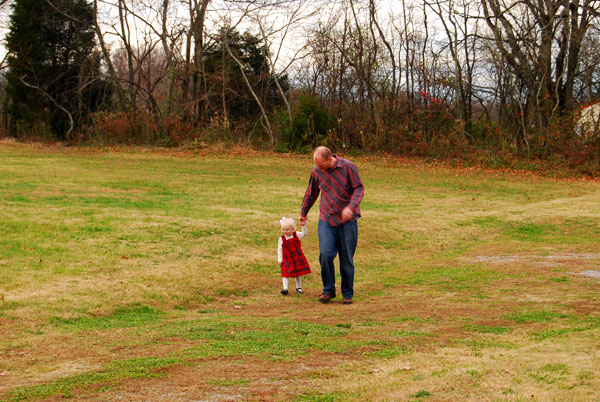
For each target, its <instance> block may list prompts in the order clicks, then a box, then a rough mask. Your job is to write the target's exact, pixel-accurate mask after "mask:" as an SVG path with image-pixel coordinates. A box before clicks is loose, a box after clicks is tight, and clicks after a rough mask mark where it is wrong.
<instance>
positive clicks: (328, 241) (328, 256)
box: [318, 220, 337, 297]
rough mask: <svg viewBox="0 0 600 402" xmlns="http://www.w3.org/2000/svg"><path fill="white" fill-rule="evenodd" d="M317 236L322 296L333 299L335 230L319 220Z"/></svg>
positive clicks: (335, 250)
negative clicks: (328, 296) (329, 296)
mask: <svg viewBox="0 0 600 402" xmlns="http://www.w3.org/2000/svg"><path fill="white" fill-rule="evenodd" d="M318 235H319V252H320V254H319V263H320V264H321V279H322V280H323V294H324V295H331V296H332V297H333V296H335V266H334V265H333V259H334V258H335V256H336V255H337V249H336V235H335V228H334V227H332V226H330V225H329V224H328V223H326V222H323V221H322V220H319V226H318Z"/></svg>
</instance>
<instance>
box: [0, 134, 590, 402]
mask: <svg viewBox="0 0 600 402" xmlns="http://www.w3.org/2000/svg"><path fill="white" fill-rule="evenodd" d="M185 156H186V157H180V156H177V155H175V154H174V153H169V152H166V151H165V152H157V153H155V152H153V151H152V150H143V149H132V150H122V151H119V152H113V151H110V150H105V149H81V150H77V149H73V148H50V147H48V148H45V147H41V146H40V147H38V146H29V145H19V144H9V145H7V144H6V143H2V142H0V202H1V203H2V208H0V221H1V222H2V231H1V232H0V325H2V329H3V334H4V335H5V336H3V338H2V339H0V354H2V356H3V359H2V360H0V374H1V376H0V378H1V379H2V387H4V388H0V400H2V401H4V400H6V401H21V400H43V399H52V400H54V399H58V398H61V397H65V398H72V399H74V400H77V398H79V397H80V396H81V397H83V396H82V395H84V396H85V397H86V398H89V399H90V400H92V399H107V400H108V399H116V398H117V397H118V395H119V394H122V393H125V394H127V392H131V390H135V389H136V388H135V387H136V386H137V385H136V384H138V383H137V382H136V381H141V382H142V383H143V384H145V385H147V386H148V389H152V388H153V386H156V388H157V389H160V386H161V385H163V384H165V383H170V384H181V389H178V388H177V387H176V386H173V387H172V388H170V390H171V391H172V392H173V393H174V394H175V395H174V398H175V399H176V398H177V397H179V396H183V395H185V389H186V387H189V386H193V387H194V389H197V390H198V393H199V396H198V399H210V398H211V395H216V394H218V393H219V392H224V391H223V390H226V392H227V393H228V395H229V393H231V395H239V398H240V399H243V400H269V401H288V400H292V401H362V400H373V401H378V402H380V401H389V400H414V399H419V400H422V399H427V398H428V397H431V399H432V400H433V399H435V398H441V399H447V400H463V399H464V400H469V399H470V400H477V399H478V398H477V396H478V395H479V396H481V395H485V396H486V397H489V398H490V399H497V400H505V399H506V398H512V399H511V400H525V399H527V400H529V398H530V395H531V394H536V395H541V398H543V397H544V396H547V395H551V396H552V398H555V399H560V400H562V399H572V400H589V399H590V398H589V395H592V394H593V393H594V392H595V390H597V389H598V388H599V387H600V376H597V375H596V374H595V372H596V362H595V361H594V359H593V356H594V353H595V352H596V346H597V345H595V344H594V342H593V340H594V339H597V337H598V336H599V335H600V333H599V332H598V331H600V315H599V314H598V311H600V310H599V307H600V306H599V305H598V302H597V300H598V298H597V294H598V282H597V281H596V280H594V279H592V278H584V277H582V276H580V275H576V273H577V272H580V271H582V270H585V269H595V268H597V266H598V263H599V262H600V256H598V255H599V254H600V250H599V249H598V246H597V238H598V235H599V234H600V227H599V226H598V225H597V222H598V219H600V217H599V216H598V212H597V211H599V210H600V184H599V183H594V182H584V181H580V182H578V181H570V182H568V181H554V180H546V179H542V178H536V177H530V176H525V177H522V176H518V175H513V174H510V173H500V172H498V173H493V172H492V173H490V172H478V171H476V170H473V171H460V170H452V169H439V168H435V167H428V166H423V165H422V164H421V163H412V162H410V161H401V160H397V161H396V160H393V158H392V159H389V160H387V161H382V160H376V159H370V158H356V160H355V161H356V163H357V165H358V167H359V170H360V173H361V177H362V179H363V182H364V183H365V189H366V191H365V198H364V200H363V202H362V204H361V208H362V210H363V218H362V219H361V220H360V221H359V233H360V234H359V245H358V249H357V253H356V255H355V262H356V267H357V268H356V281H355V293H356V296H355V303H354V305H352V306H342V304H341V302H340V297H338V298H336V299H334V301H333V302H331V303H329V304H327V305H321V304H319V303H318V302H317V301H316V299H317V297H318V294H319V293H320V290H321V289H320V286H321V285H320V276H319V264H318V255H319V249H318V238H317V222H318V208H317V206H316V205H315V207H313V209H312V210H311V212H310V214H309V226H308V230H309V236H308V237H307V238H306V239H305V240H303V242H302V246H303V249H304V251H305V254H306V255H307V258H308V259H309V262H310V264H311V266H312V268H313V274H312V275H309V276H308V277H306V278H304V282H303V288H304V290H305V294H304V295H302V296H298V295H296V294H295V293H294V292H292V293H294V294H293V295H291V296H288V297H282V296H281V295H280V294H279V289H280V287H281V277H280V274H279V272H278V266H277V263H276V245H277V238H278V236H279V234H280V231H279V227H278V221H279V219H280V218H281V216H283V215H285V216H293V217H296V215H297V214H298V209H299V206H300V202H301V200H302V196H303V194H304V190H305V189H306V187H305V186H306V184H307V181H308V177H309V174H310V169H311V161H310V157H309V156H304V155H274V154H260V155H236V154H230V153H228V152H216V151H215V152H213V153H212V154H210V153H209V154H207V155H203V156H199V155H197V156H194V154H193V153H189V154H186V155H185ZM338 289H339V277H338ZM338 296H339V295H338ZM57 351H68V353H62V354H61V353H57ZM567 357H568V358H569V359H568V360H567V359H566V358H567ZM531 362H538V363H537V365H532V363H531ZM231 367H235V368H231ZM496 374H497V375H500V376H502V378H501V379H500V380H498V379H496V378H494V376H495V375H496ZM457 376H458V377H457ZM190 379H193V380H190ZM374 379H375V380H374ZM171 380H173V381H171ZM186 381H187V383H186ZM498 383H501V384H500V385H497V386H496V385H494V384H498ZM4 384H7V385H4ZM258 384H260V387H259V386H258ZM444 384H452V387H450V388H449V387H446V386H445V385H444ZM259 389H260V390H259ZM315 390H317V392H315ZM178 392H179V395H177V393H178ZM261 392H263V393H261ZM477 392H479V393H480V394H477ZM545 393H547V394H545ZM148 398H149V399H151V396H149V397H148Z"/></svg>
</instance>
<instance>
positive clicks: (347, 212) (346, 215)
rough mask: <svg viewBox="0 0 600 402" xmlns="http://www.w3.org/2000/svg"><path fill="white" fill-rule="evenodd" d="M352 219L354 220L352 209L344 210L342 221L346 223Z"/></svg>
mask: <svg viewBox="0 0 600 402" xmlns="http://www.w3.org/2000/svg"><path fill="white" fill-rule="evenodd" d="M352 218H354V212H352V209H351V208H350V207H346V208H344V209H343V210H342V221H343V222H344V223H346V222H348V221H349V220H350V219H352Z"/></svg>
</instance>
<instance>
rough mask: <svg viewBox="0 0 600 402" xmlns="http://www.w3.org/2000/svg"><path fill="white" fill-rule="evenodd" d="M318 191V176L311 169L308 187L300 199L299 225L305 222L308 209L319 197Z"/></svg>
mask: <svg viewBox="0 0 600 402" xmlns="http://www.w3.org/2000/svg"><path fill="white" fill-rule="evenodd" d="M319 192H320V190H319V178H318V177H317V175H316V174H315V172H314V171H312V172H311V174H310V179H309V180H308V187H307V188H306V192H305V193H304V199H303V200H302V206H301V207H300V225H303V224H305V223H306V216H307V215H308V211H310V208H311V207H312V206H313V205H314V203H315V201H316V200H317V198H318V197H319Z"/></svg>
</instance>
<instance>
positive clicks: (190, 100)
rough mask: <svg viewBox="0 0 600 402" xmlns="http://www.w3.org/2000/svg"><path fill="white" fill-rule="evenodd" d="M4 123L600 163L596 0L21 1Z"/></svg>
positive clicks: (11, 6) (30, 132) (35, 129)
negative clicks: (584, 120) (589, 125)
mask: <svg viewBox="0 0 600 402" xmlns="http://www.w3.org/2000/svg"><path fill="white" fill-rule="evenodd" d="M0 7H1V9H2V11H3V12H5V13H6V14H7V15H8V16H9V23H8V26H7V34H6V39H5V43H4V45H5V48H6V49H7V57H6V59H5V61H4V62H3V64H2V72H3V80H2V96H3V103H2V108H3V114H2V120H3V124H2V126H3V130H4V135H7V136H17V137H27V136H41V137H47V138H55V139H58V140H66V141H73V142H76V141H90V142H98V143H132V144H133V143H149V144H162V145H182V144H186V143H190V142H194V143H198V142H210V141H217V142H226V143H247V144H251V145H253V146H259V147H265V148H270V149H279V150H305V149H310V148H311V147H313V146H314V145H316V144H323V143H324V144H328V145H330V146H332V147H333V148H343V149H367V150H375V151H387V152H394V153H401V154H408V155H421V156H433V157H448V156H453V155H456V156H460V155H466V154H472V153H473V152H480V153H488V154H493V155H496V156H498V155H501V154H507V155H521V156H526V157H529V158H532V157H533V158H542V159H544V158H545V159H549V158H555V157H560V158H562V159H565V160H568V161H570V163H578V164H581V163H584V164H585V163H587V164H590V168H593V167H594V166H596V168H597V167H598V159H599V158H600V152H599V150H600V135H599V133H598V132H597V130H592V131H591V132H589V130H588V132H586V133H582V132H581V130H578V128H577V117H578V114H579V113H580V111H581V109H582V108H584V107H585V106H586V105H589V104H591V103H594V102H596V101H598V99H600V63H599V62H600V24H599V22H600V0H545V1H541V0H518V1H517V0H391V1H381V0H336V1H323V2H320V1H317V0H311V1H308V0H277V1H273V0H219V1H216V0H162V1H160V2H157V1H153V0H93V1H87V0H13V1H7V0H4V1H0ZM594 164H595V165H594Z"/></svg>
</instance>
